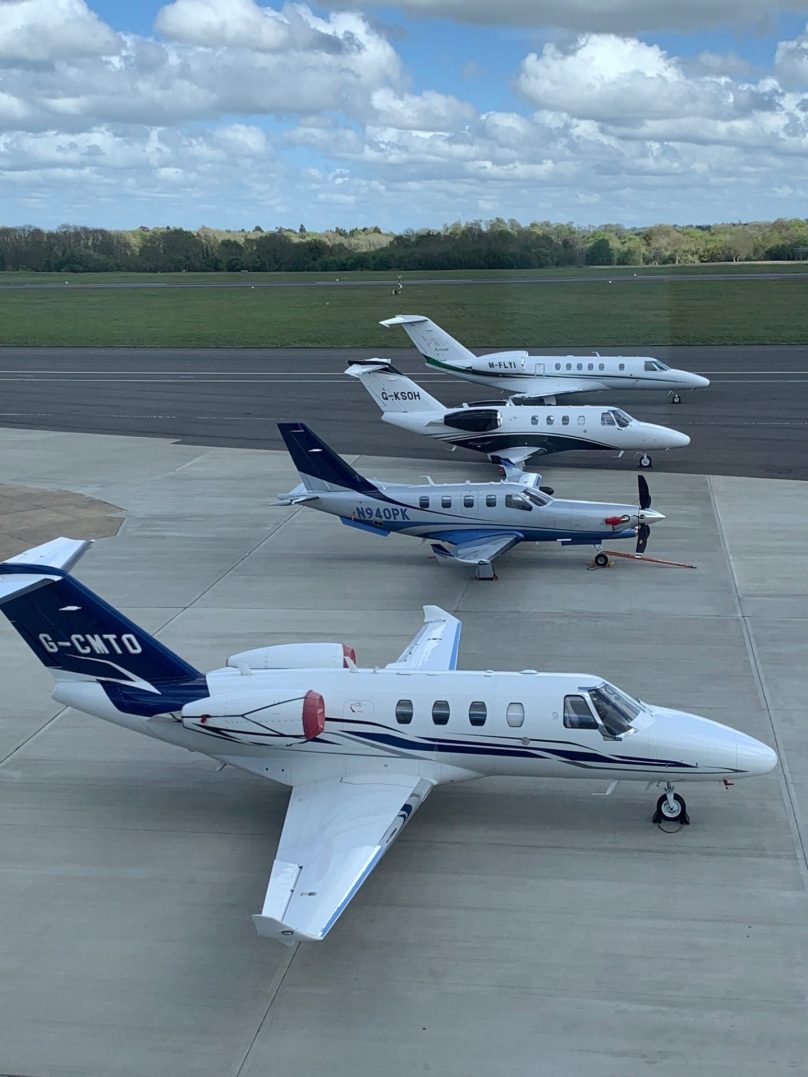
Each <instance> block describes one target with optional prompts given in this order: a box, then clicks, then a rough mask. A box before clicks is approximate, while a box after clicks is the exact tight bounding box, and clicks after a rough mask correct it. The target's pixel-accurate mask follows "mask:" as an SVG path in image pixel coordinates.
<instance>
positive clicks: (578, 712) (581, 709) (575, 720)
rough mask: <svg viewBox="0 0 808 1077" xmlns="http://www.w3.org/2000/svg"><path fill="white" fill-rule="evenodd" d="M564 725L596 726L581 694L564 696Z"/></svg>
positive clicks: (577, 726)
mask: <svg viewBox="0 0 808 1077" xmlns="http://www.w3.org/2000/svg"><path fill="white" fill-rule="evenodd" d="M564 725H565V726H566V728H567V729H597V728H598V723H597V722H596V721H595V718H594V715H593V714H592V711H591V710H590V709H589V704H588V703H587V702H586V700H585V699H584V697H583V696H564Z"/></svg>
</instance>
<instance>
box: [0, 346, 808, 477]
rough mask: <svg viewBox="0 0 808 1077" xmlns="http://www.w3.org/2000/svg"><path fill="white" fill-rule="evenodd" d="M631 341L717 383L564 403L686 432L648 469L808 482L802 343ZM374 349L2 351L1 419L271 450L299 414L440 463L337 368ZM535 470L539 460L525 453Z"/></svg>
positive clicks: (415, 373) (335, 434)
mask: <svg viewBox="0 0 808 1077" xmlns="http://www.w3.org/2000/svg"><path fill="white" fill-rule="evenodd" d="M397 339H398V336H397V335H395V336H394V335H393V334H391V340H397ZM481 350H484V349H481ZM576 350H577V351H578V352H581V353H584V354H585V353H586V352H587V351H588V350H589V349H585V348H579V349H576ZM626 350H627V351H628V353H629V354H634V355H636V354H647V355H654V356H657V357H658V358H660V359H662V360H664V361H666V362H668V363H670V364H671V365H672V366H679V367H683V368H684V369H686V370H694V371H697V372H699V373H703V374H707V376H708V377H710V379H711V381H712V384H711V386H710V388H709V389H707V390H699V391H696V392H691V393H686V394H683V397H682V401H683V402H682V404H680V405H673V404H671V403H670V401H669V399H668V397H667V395H666V394H665V393H658V392H633V393H622V394H619V393H596V394H588V395H584V396H576V397H572V398H570V399H571V400H572V401H577V402H581V403H591V404H601V405H605V404H617V405H620V406H622V407H624V408H625V409H626V410H627V411H628V412H630V413H631V414H633V415H636V417H637V418H638V419H645V420H648V421H649V422H659V423H662V424H664V425H667V426H672V427H674V428H676V429H680V430H683V431H685V432H686V433H688V434H689V435H690V437H691V444H690V446H689V447H688V448H686V449H677V450H675V451H671V452H669V453H663V454H659V455H658V456H657V457H656V460H655V466H656V468H657V470H660V471H666V472H668V471H678V472H684V473H688V474H698V475H701V474H713V475H745V476H752V477H763V478H784V479H808V409H806V405H805V400H806V390H807V389H808V346H794V347H791V346H766V347H690V348H674V347H655V346H648V347H645V348H643V347H636V346H632V347H631V348H630V349H626ZM531 351H533V352H534V353H535V354H539V355H541V354H551V352H549V351H548V350H547V349H531ZM374 354H379V352H378V351H377V352H375V353H374V352H373V351H372V350H369V349H347V348H344V349H336V348H332V349H323V348H295V349H259V348H246V349H245V348H233V349H203V350H198V349H143V348H131V349H129V348H118V349H103V348H0V424H2V425H4V426H16V427H24V428H40V429H45V430H65V431H85V432H90V433H108V434H125V435H131V434H136V435H146V436H153V437H163V438H177V439H179V440H181V441H184V442H187V443H190V444H198V445H226V446H232V447H243V448H280V447H281V446H282V442H281V441H280V438H279V436H278V432H277V428H276V425H275V424H276V422H277V421H278V420H288V421H292V422H294V421H299V420H304V421H305V422H307V423H308V424H309V425H310V426H311V427H313V429H315V430H316V431H317V433H319V434H320V435H321V436H322V437H324V438H325V439H326V440H327V441H328V442H329V443H330V444H332V445H333V446H334V447H335V448H336V449H337V450H339V451H341V452H349V453H350V452H353V453H370V454H373V455H378V456H409V457H413V458H419V459H424V460H432V459H434V460H439V461H445V460H448V459H449V457H448V456H447V450H445V449H443V448H442V447H440V446H437V445H436V444H435V443H434V442H432V441H430V440H429V439H428V438H423V437H420V436H418V435H416V434H406V433H404V432H402V431H398V430H395V429H393V428H391V427H389V426H387V425H386V424H384V423H382V422H380V416H379V410H378V408H377V407H376V405H375V404H374V403H373V401H372V400H371V398H370V397H369V396H368V394H367V393H366V392H365V390H364V389H363V388H362V386H361V385H360V384H359V383H358V382H357V381H356V380H355V379H353V378H348V377H345V376H344V374H343V371H344V369H345V367H346V366H347V365H348V363H349V362H351V361H352V360H353V359H356V358H370V357H372V356H373V355H374ZM381 354H383V355H384V356H385V357H388V358H390V359H391V360H392V361H393V362H394V363H395V364H396V366H397V367H399V369H401V370H402V371H404V372H406V373H408V374H410V375H411V376H412V377H413V378H415V380H417V381H418V382H419V383H420V384H423V385H424V386H425V387H427V388H428V389H429V391H430V392H431V393H433V394H434V395H435V396H437V397H438V398H439V399H440V400H442V401H444V402H445V403H447V404H458V403H461V402H463V401H464V400H475V399H477V400H479V399H482V398H484V397H488V398H490V397H491V396H495V395H497V394H494V393H492V391H491V390H490V389H488V388H487V387H486V386H478V385H473V384H470V383H464V382H461V381H459V380H458V379H456V378H452V377H450V376H447V375H443V374H438V373H433V372H431V371H429V370H428V369H427V368H426V367H425V366H424V363H423V362H422V360H421V359H420V357H419V356H418V355H417V353H416V352H415V351H414V350H413V349H412V348H385V349H384V350H383V352H382V353H381ZM603 354H617V352H616V350H615V349H603ZM452 459H456V460H462V459H465V460H466V461H468V462H469V464H470V465H471V466H472V470H473V471H474V470H478V469H479V467H481V466H482V467H483V468H484V469H485V468H488V465H487V463H486V462H485V460H484V458H483V457H480V456H478V455H476V454H473V453H466V452H465V451H463V450H459V451H458V452H457V454H456V455H455V456H454V457H453V458H452ZM481 460H482V461H483V463H482V464H481ZM634 462H635V461H634V460H633V459H632V458H631V457H629V456H626V457H625V458H624V459H623V460H622V461H621V462H619V463H616V462H615V455H614V454H612V453H593V452H588V453H564V454H560V455H558V456H555V457H552V458H550V459H548V460H547V462H546V466H549V467H552V468H563V469H566V468H568V467H582V466H586V467H587V468H613V467H626V468H631V467H632V466H633V464H634ZM532 466H534V467H539V468H543V467H544V466H545V463H544V462H542V461H540V460H539V458H534V461H533V465H532Z"/></svg>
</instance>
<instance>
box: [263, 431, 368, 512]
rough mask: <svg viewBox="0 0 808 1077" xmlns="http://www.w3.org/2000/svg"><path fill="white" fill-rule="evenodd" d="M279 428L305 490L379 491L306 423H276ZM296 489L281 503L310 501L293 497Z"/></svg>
mask: <svg viewBox="0 0 808 1077" xmlns="http://www.w3.org/2000/svg"><path fill="white" fill-rule="evenodd" d="M278 429H279V430H280V432H281V437H282V438H283V440H284V441H285V442H286V448H287V449H288V450H289V455H290V456H291V457H292V461H293V463H294V465H295V467H296V468H297V470H298V474H299V475H300V478H301V479H302V480H303V487H304V488H305V491H307V492H309V493H313V494H317V493H323V492H326V491H331V492H333V491H339V490H354V491H355V492H356V493H360V494H375V493H377V492H378V489H377V487H376V486H375V485H374V484H373V483H372V482H370V481H369V480H368V479H366V478H365V477H364V475H360V474H359V472H358V471H354V469H353V468H352V467H351V465H350V464H346V463H345V461H344V460H343V459H342V457H341V456H337V454H336V453H335V452H334V450H333V449H332V448H331V447H330V446H329V445H326V443H325V442H324V441H323V439H322V438H318V437H317V435H316V434H315V433H314V431H313V430H309V428H308V427H307V426H306V424H305V423H278ZM299 490H300V487H298V488H297V490H296V491H293V492H292V494H289V495H284V498H283V499H282V501H283V503H284V504H287V503H289V502H292V503H294V502H296V501H306V500H310V498H308V497H306V495H305V493H303V494H302V496H295V495H296V494H297V492H298V491H299Z"/></svg>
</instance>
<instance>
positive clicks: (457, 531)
mask: <svg viewBox="0 0 808 1077" xmlns="http://www.w3.org/2000/svg"><path fill="white" fill-rule="evenodd" d="M278 429H279V430H280V432H281V437H282V438H283V440H284V441H285V442H286V448H287V449H288V450H289V455H290V456H291V457H292V460H293V461H294V465H295V467H296V468H297V470H298V473H299V475H300V478H301V479H302V483H301V484H300V485H299V486H297V487H295V489H294V490H290V491H289V493H288V494H281V495H280V496H279V497H278V500H277V502H276V503H277V504H279V505H306V506H308V507H309V508H313V509H319V510H320V511H321V512H328V513H331V514H332V515H334V516H339V517H340V519H341V520H342V522H343V523H344V524H348V525H349V526H351V527H358V528H360V529H361V530H363V531H370V532H372V533H373V534H374V535H389V534H390V533H391V532H396V533H397V534H399V535H415V536H416V537H417V538H420V539H428V540H429V541H430V543H431V546H432V550H433V552H434V553H435V555H436V556H437V557H438V559H439V560H444V561H458V562H460V563H461V564H464V565H474V567H475V575H476V576H477V579H478V580H493V579H494V578H495V577H494V569H493V565H492V562H493V561H494V559H495V558H497V557H499V556H500V555H501V554H503V553H505V551H506V550H510V549H511V548H512V547H513V546H516V544H517V543H519V542H560V543H561V544H562V545H564V546H566V545H577V546H582V545H587V546H594V547H595V548H596V552H595V564H596V565H600V566H602V565H607V564H608V563H609V555H608V553H607V552H606V551H605V550H604V549H603V545H602V543H603V542H605V541H607V540H612V539H633V538H636V539H637V547H636V552H637V553H638V554H643V553H645V549H646V546H647V543H648V536H649V535H650V533H651V527H650V525H651V524H653V523H656V522H657V521H658V520H664V519H665V517H664V516H663V515H662V514H661V513H659V512H655V511H654V510H653V509H652V508H651V495H650V493H649V492H648V483H647V482H646V481H645V477H644V476H643V475H638V476H637V481H638V483H639V494H640V496H639V504H637V505H610V504H604V503H602V502H599V501H564V500H562V499H561V498H553V497H552V496H550V494H548V493H547V492H546V491H545V490H543V489H541V487H540V486H539V483H540V481H541V477H540V476H539V475H535V474H525V473H524V472H521V471H515V472H511V474H510V475H509V479H510V481H508V480H506V481H504V482H485V483H483V482H476V483H472V482H455V483H430V484H429V485H421V484H419V485H413V484H410V483H382V482H378V481H376V480H373V481H371V480H370V479H366V478H365V477H364V476H363V475H360V474H359V473H358V472H357V471H354V469H353V468H352V467H351V466H350V464H346V463H345V461H344V460H343V459H342V458H341V457H339V456H337V454H336V453H335V452H334V451H333V449H331V448H329V446H328V445H326V443H325V442H324V441H323V440H322V439H321V438H318V437H317V435H316V434H315V433H313V432H312V431H311V430H309V428H308V427H307V426H305V425H304V424H303V423H278ZM517 476H518V478H517ZM551 492H552V491H551Z"/></svg>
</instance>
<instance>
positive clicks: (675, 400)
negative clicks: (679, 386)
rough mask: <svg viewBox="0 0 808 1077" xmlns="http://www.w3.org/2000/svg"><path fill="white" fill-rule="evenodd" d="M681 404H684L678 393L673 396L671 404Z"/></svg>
mask: <svg viewBox="0 0 808 1077" xmlns="http://www.w3.org/2000/svg"><path fill="white" fill-rule="evenodd" d="M681 403H682V398H681V396H679V394H678V393H674V394H673V396H672V397H671V404H681Z"/></svg>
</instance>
